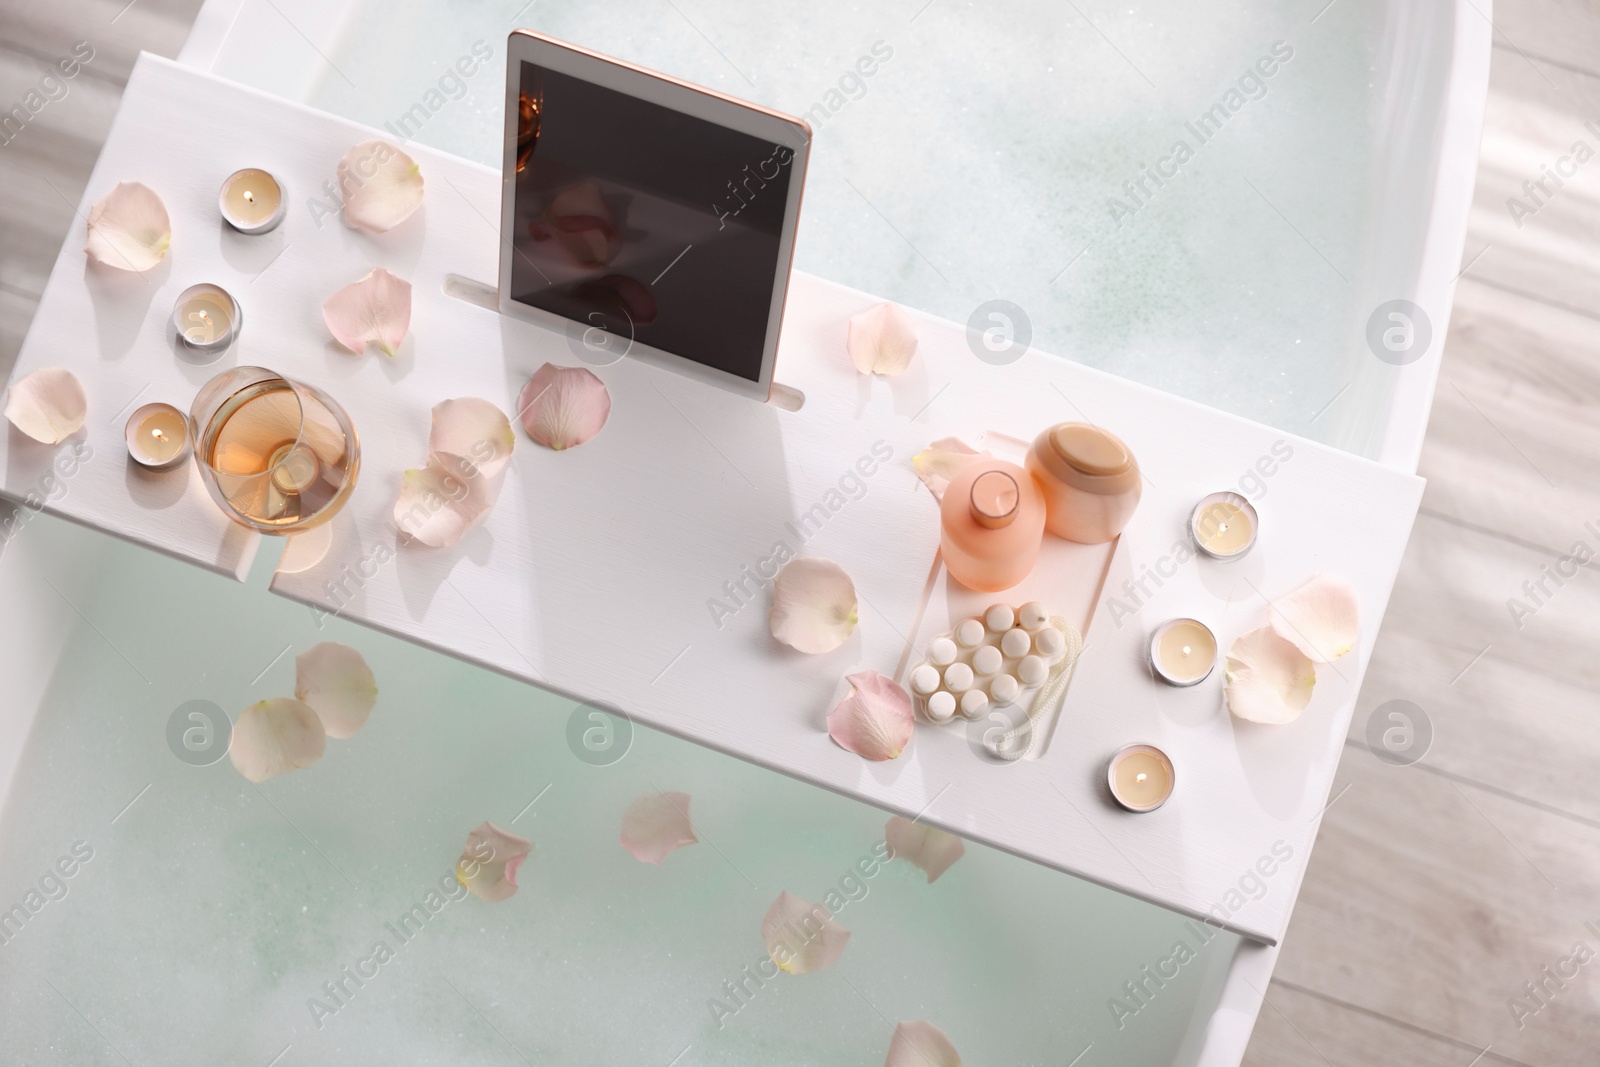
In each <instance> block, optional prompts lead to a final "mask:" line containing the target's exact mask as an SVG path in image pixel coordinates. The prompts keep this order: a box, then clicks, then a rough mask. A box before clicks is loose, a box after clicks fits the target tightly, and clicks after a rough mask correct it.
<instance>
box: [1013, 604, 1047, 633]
mask: <svg viewBox="0 0 1600 1067" xmlns="http://www.w3.org/2000/svg"><path fill="white" fill-rule="evenodd" d="M1049 621H1050V613H1049V612H1048V611H1046V610H1045V608H1044V605H1043V604H1041V603H1039V602H1038V601H1037V600H1030V601H1028V602H1027V603H1026V604H1024V605H1022V607H1020V608H1018V609H1017V625H1018V626H1020V627H1022V628H1023V629H1024V630H1027V631H1028V632H1029V633H1032V632H1033V631H1035V630H1037V629H1038V628H1039V627H1041V626H1043V625H1045V624H1046V623H1048V622H1049Z"/></svg>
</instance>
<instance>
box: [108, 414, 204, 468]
mask: <svg viewBox="0 0 1600 1067" xmlns="http://www.w3.org/2000/svg"><path fill="white" fill-rule="evenodd" d="M123 439H124V440H125V441H126V442H127V444H128V455H129V456H130V457H132V459H133V461H134V462H135V463H137V464H139V466H141V467H144V468H146V469H147V470H153V471H167V470H172V469H173V468H174V467H177V466H179V465H180V464H182V463H183V462H184V461H185V460H187V459H188V458H189V451H190V449H189V420H188V419H187V418H186V417H185V416H184V414H183V412H181V411H179V410H178V409H177V408H175V407H173V406H172V405H171V404H146V405H145V406H144V407H142V408H139V409H138V410H137V411H135V412H134V413H133V414H132V415H129V416H128V424H127V426H126V427H125V428H124V430H123Z"/></svg>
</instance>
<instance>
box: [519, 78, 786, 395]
mask: <svg viewBox="0 0 1600 1067" xmlns="http://www.w3.org/2000/svg"><path fill="white" fill-rule="evenodd" d="M793 158H794V153H793V151H792V150H791V149H789V148H788V147H785V146H783V145H779V144H775V143H770V142H765V141H763V140H761V139H760V138H758V137H754V136H752V135H750V134H746V133H742V132H740V131H737V130H732V129H729V128H727V127H725V126H719V125H717V124H715V123H712V122H708V121H706V120H705V119H701V118H696V117H694V116H692V115H687V114H685V113H683V112H681V111H675V110H673V109H671V108H668V107H664V106H662V105H660V104H656V103H652V102H651V101H648V100H643V99H640V98H639V97H635V96H629V95H627V94H625V93H621V92H617V91H616V90H614V89H608V88H605V87H604V86H600V85H596V84H594V83H592V82H587V81H583V80H580V79H578V78H574V77H572V76H570V75H567V74H563V73H560V72H558V71H555V70H552V69H550V68H548V67H543V66H539V65H537V64H534V63H529V62H523V64H522V71H521V88H520V94H519V100H518V121H517V151H516V178H515V183H514V187H515V190H516V193H515V204H514V208H515V210H514V212H513V217H512V221H513V232H512V234H511V240H512V247H513V255H512V256H511V288H510V295H511V298H512V299H513V300H516V301H518V302H520V303H523V304H528V305H531V306H533V307H537V308H542V309H543V310H545V311H549V312H553V313H555V314H557V315H561V316H563V317H565V318H568V319H571V320H573V321H574V322H576V323H579V324H582V326H583V327H584V328H585V329H586V330H588V329H603V330H606V331H608V332H610V333H612V334H616V335H618V337H620V338H622V339H624V340H622V341H621V342H612V343H609V344H606V345H605V346H604V348H605V350H606V351H610V352H625V350H626V347H627V345H628V344H629V343H631V342H638V343H640V344H646V345H650V346H652V347H654V348H658V349H661V350H663V351H666V352H670V353H673V354H674V355H678V356H682V357H684V358H685V359H689V360H693V361H694V362H696V363H703V364H705V365H707V366H710V367H714V368H716V369H718V370H721V371H725V372H727V373H729V374H733V375H736V376H738V377H740V378H744V379H747V380H749V381H759V380H760V378H761V363H762V354H763V350H764V348H765V344H766V337H767V324H768V319H769V316H770V312H771V309H772V301H773V293H774V289H775V286H776V280H777V272H778V270H779V269H780V264H779V262H778V255H779V246H780V244H781V239H782V235H783V221H784V207H785V204H786V203H787V201H788V195H789V181H790V174H791V172H792V170H793V168H792V167H791V166H790V163H791V162H792V161H793ZM787 266H788V265H787V264H783V265H782V268H783V269H785V270H787Z"/></svg>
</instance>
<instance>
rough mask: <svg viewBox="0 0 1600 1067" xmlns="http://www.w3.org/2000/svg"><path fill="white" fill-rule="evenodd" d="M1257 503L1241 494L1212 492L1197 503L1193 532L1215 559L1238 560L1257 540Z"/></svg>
mask: <svg viewBox="0 0 1600 1067" xmlns="http://www.w3.org/2000/svg"><path fill="white" fill-rule="evenodd" d="M1256 523H1257V516H1256V509H1255V505H1253V504H1251V503H1250V501H1248V500H1246V499H1245V498H1244V497H1242V496H1240V495H1239V494H1238V493H1212V494H1211V495H1210V496H1208V497H1206V498H1205V499H1204V500H1202V501H1200V503H1198V504H1196V505H1195V506H1194V513H1193V514H1192V515H1190V516H1189V534H1190V536H1191V537H1193V538H1194V543H1195V546H1196V547H1197V548H1199V549H1200V551H1202V552H1204V553H1205V554H1206V555H1208V556H1210V557H1211V558H1213V559H1238V558H1239V557H1240V556H1242V555H1244V554H1245V553H1246V552H1248V551H1250V546H1251V545H1253V544H1255V543H1256Z"/></svg>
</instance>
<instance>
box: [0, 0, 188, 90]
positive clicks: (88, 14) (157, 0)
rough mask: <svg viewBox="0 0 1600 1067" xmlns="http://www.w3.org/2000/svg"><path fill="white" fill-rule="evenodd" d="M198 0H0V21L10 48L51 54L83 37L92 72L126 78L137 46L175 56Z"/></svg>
mask: <svg viewBox="0 0 1600 1067" xmlns="http://www.w3.org/2000/svg"><path fill="white" fill-rule="evenodd" d="M200 3H201V0H132V2H130V0H49V2H48V3H40V2H39V0H0V26H4V27H5V34H4V39H5V41H6V42H7V44H8V45H9V46H11V47H16V48H23V49H27V50H29V51H32V52H34V53H36V54H38V55H41V56H49V57H52V58H56V57H60V56H64V55H67V54H68V53H70V52H71V51H72V48H73V45H74V44H76V43H77V42H79V41H85V42H87V43H88V44H89V46H90V47H92V48H93V49H94V51H95V58H94V60H93V62H92V63H91V64H90V69H91V70H92V71H93V72H94V74H93V75H92V76H103V77H107V78H110V79H111V80H113V81H115V82H116V83H117V84H119V85H120V84H122V83H124V82H126V81H127V80H128V74H129V72H131V71H132V70H133V63H134V60H135V59H137V58H138V56H139V53H140V52H141V51H146V52H155V53H157V54H159V55H163V56H168V57H172V56H176V55H177V54H178V50H179V49H180V48H182V47H183V42H184V40H185V39H186V38H187V37H188V36H189V26H190V25H191V24H192V23H193V22H194V17H195V15H196V14H197V13H198V12H199V10H200Z"/></svg>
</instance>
